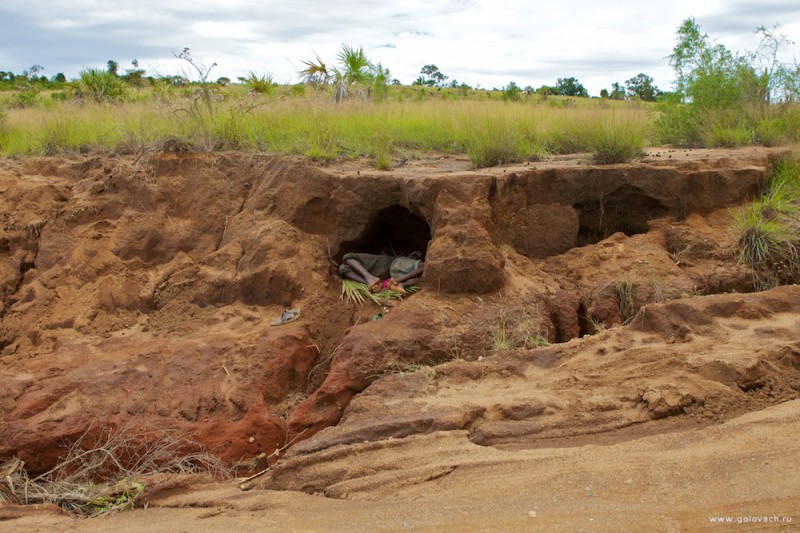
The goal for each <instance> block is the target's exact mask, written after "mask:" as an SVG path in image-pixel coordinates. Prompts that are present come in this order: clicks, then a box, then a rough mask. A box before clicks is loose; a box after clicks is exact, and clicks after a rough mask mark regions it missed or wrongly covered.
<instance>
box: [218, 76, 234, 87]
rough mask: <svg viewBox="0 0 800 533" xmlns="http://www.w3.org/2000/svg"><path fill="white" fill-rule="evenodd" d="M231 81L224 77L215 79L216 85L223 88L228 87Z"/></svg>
mask: <svg viewBox="0 0 800 533" xmlns="http://www.w3.org/2000/svg"><path fill="white" fill-rule="evenodd" d="M230 83H231V79H230V78H228V77H226V76H220V77H219V78H217V85H222V86H223V87H224V86H226V85H230Z"/></svg>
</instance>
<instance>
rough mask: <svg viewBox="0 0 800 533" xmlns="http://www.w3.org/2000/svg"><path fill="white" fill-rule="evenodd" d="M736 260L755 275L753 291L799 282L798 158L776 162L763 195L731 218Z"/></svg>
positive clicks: (799, 159) (799, 161)
mask: <svg viewBox="0 0 800 533" xmlns="http://www.w3.org/2000/svg"><path fill="white" fill-rule="evenodd" d="M734 221H735V226H736V228H737V231H738V232H739V240H738V245H739V260H740V261H741V262H742V263H745V264H747V265H748V266H750V267H751V268H752V269H753V272H754V273H755V277H756V279H755V282H756V289H765V288H769V287H773V286H775V285H778V284H780V283H786V282H788V283H796V282H798V281H800V158H798V156H797V155H796V154H794V155H793V156H790V157H787V158H785V159H783V160H781V161H778V162H777V163H776V164H775V166H774V168H773V171H772V174H771V176H770V179H769V181H768V184H767V188H766V191H765V192H764V194H763V195H762V196H761V197H760V198H759V199H757V200H756V201H755V202H753V204H752V205H751V206H750V207H748V208H746V209H743V210H741V211H738V212H736V213H735V214H734Z"/></svg>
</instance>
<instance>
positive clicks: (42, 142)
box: [0, 86, 651, 168]
mask: <svg viewBox="0 0 800 533" xmlns="http://www.w3.org/2000/svg"><path fill="white" fill-rule="evenodd" d="M402 89H403V90H398V91H395V93H394V97H393V98H388V99H386V100H384V101H380V102H375V101H363V100H360V101H356V100H349V101H344V102H342V103H339V104H336V103H334V102H333V101H332V100H331V99H330V98H329V97H328V96H327V95H326V94H323V93H320V92H317V91H305V93H304V94H300V95H298V96H291V97H289V96H280V97H272V96H268V95H261V94H252V93H251V94H249V95H245V94H243V92H242V90H241V88H235V87H229V88H224V89H221V90H220V91H216V90H215V92H214V93H213V94H211V93H203V94H202V95H200V96H198V93H197V92H196V91H192V90H191V89H188V90H183V89H179V88H174V87H166V86H164V87H160V88H155V89H153V90H149V91H142V92H141V93H139V94H137V95H135V97H134V96H133V95H131V96H132V97H131V98H129V99H127V100H126V101H124V102H118V103H107V102H89V101H84V102H83V103H75V102H71V101H56V100H52V99H48V101H49V103H48V108H47V109H45V107H44V106H38V105H37V106H34V107H31V108H26V109H10V110H9V111H8V117H7V119H6V128H5V135H4V136H3V134H2V130H0V153H2V155H17V154H19V155H25V154H30V155H34V154H35V155H39V154H55V153H60V152H70V151H74V150H78V149H81V148H83V147H87V146H88V147H92V148H96V149H101V150H109V151H122V152H129V151H136V150H141V149H143V148H145V147H147V146H150V145H153V143H157V142H158V141H159V139H163V138H166V137H177V138H180V139H183V140H185V141H187V142H189V143H191V144H193V145H195V146H197V147H200V148H201V149H206V150H259V151H267V152H274V153H286V154H300V155H307V156H311V157H314V158H318V159H321V160H331V159H335V158H354V157H370V158H373V160H374V162H375V165H376V167H378V168H389V167H390V166H391V163H392V160H393V159H394V158H397V159H399V158H408V157H413V156H414V155H416V154H417V153H419V152H431V151H433V152H442V153H452V154H467V155H468V156H469V158H470V160H471V161H472V162H473V165H474V166H475V167H476V168H479V167H484V166H491V165H497V164H500V163H512V162H516V161H522V160H535V159H541V158H543V157H545V156H546V155H548V154H551V153H555V154H557V153H574V152H586V151H595V152H596V153H597V154H599V155H598V156H597V158H596V160H597V161H598V162H599V163H608V162H619V161H622V160H629V159H631V158H632V157H635V156H636V154H637V153H638V152H639V151H641V149H642V147H643V143H644V142H645V138H646V135H645V133H646V132H647V131H648V130H649V128H650V124H651V113H650V111H649V110H648V109H647V108H643V107H637V106H621V107H620V106H616V105H615V106H609V105H607V104H606V103H605V102H600V101H597V102H592V101H587V102H581V104H580V105H570V106H567V107H565V106H563V105H562V104H561V103H557V105H551V104H553V103H554V102H553V101H549V100H548V101H540V100H539V99H529V100H522V101H519V102H508V101H502V100H501V99H500V98H499V97H496V98H494V99H493V98H491V97H486V98H482V99H478V98H470V99H465V98H460V99H450V98H444V97H443V96H442V95H441V94H436V93H431V92H430V91H428V92H424V91H423V92H422V93H420V94H422V95H423V97H422V98H420V99H417V98H416V97H415V98H411V99H409V98H407V96H408V95H411V94H413V92H412V93H410V92H408V90H406V88H402ZM431 94H434V96H431ZM446 94H449V93H446ZM453 94H456V93H453Z"/></svg>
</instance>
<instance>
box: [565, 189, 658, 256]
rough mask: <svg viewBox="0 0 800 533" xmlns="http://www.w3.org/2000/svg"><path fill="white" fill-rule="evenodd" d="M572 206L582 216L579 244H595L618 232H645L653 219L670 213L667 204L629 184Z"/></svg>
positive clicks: (629, 233)
mask: <svg viewBox="0 0 800 533" xmlns="http://www.w3.org/2000/svg"><path fill="white" fill-rule="evenodd" d="M573 207H575V209H576V210H577V211H578V216H579V229H578V238H577V239H576V245H577V246H585V245H587V244H594V243H596V242H599V241H601V240H603V239H605V238H607V237H610V236H611V235H613V234H614V233H617V232H622V233H624V234H625V235H629V236H630V235H636V234H637V233H646V232H647V223H648V222H649V221H650V220H653V219H656V218H661V217H664V216H666V215H667V214H669V209H667V207H665V206H664V204H662V203H661V202H659V201H658V200H656V199H655V198H651V197H650V196H647V195H646V194H645V193H644V192H643V191H642V190H641V189H639V188H637V187H634V186H632V185H628V184H625V185H623V186H621V187H619V188H618V189H616V190H615V191H614V192H612V193H611V194H609V195H607V196H603V197H600V198H599V199H597V200H590V201H587V202H583V203H579V204H575V205H574V206H573Z"/></svg>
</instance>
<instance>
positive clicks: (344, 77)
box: [335, 44, 372, 86]
mask: <svg viewBox="0 0 800 533" xmlns="http://www.w3.org/2000/svg"><path fill="white" fill-rule="evenodd" d="M336 57H337V59H338V60H339V66H340V67H341V69H335V72H336V73H337V77H338V78H339V80H340V81H342V82H344V83H345V84H346V85H348V86H350V85H353V84H354V83H361V84H366V83H369V81H370V79H371V73H370V69H371V67H372V63H371V62H370V60H369V59H367V54H365V53H364V48H363V47H361V46H359V47H358V48H353V47H352V46H350V45H348V44H342V50H341V51H340V52H339V55H337V56H336Z"/></svg>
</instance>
